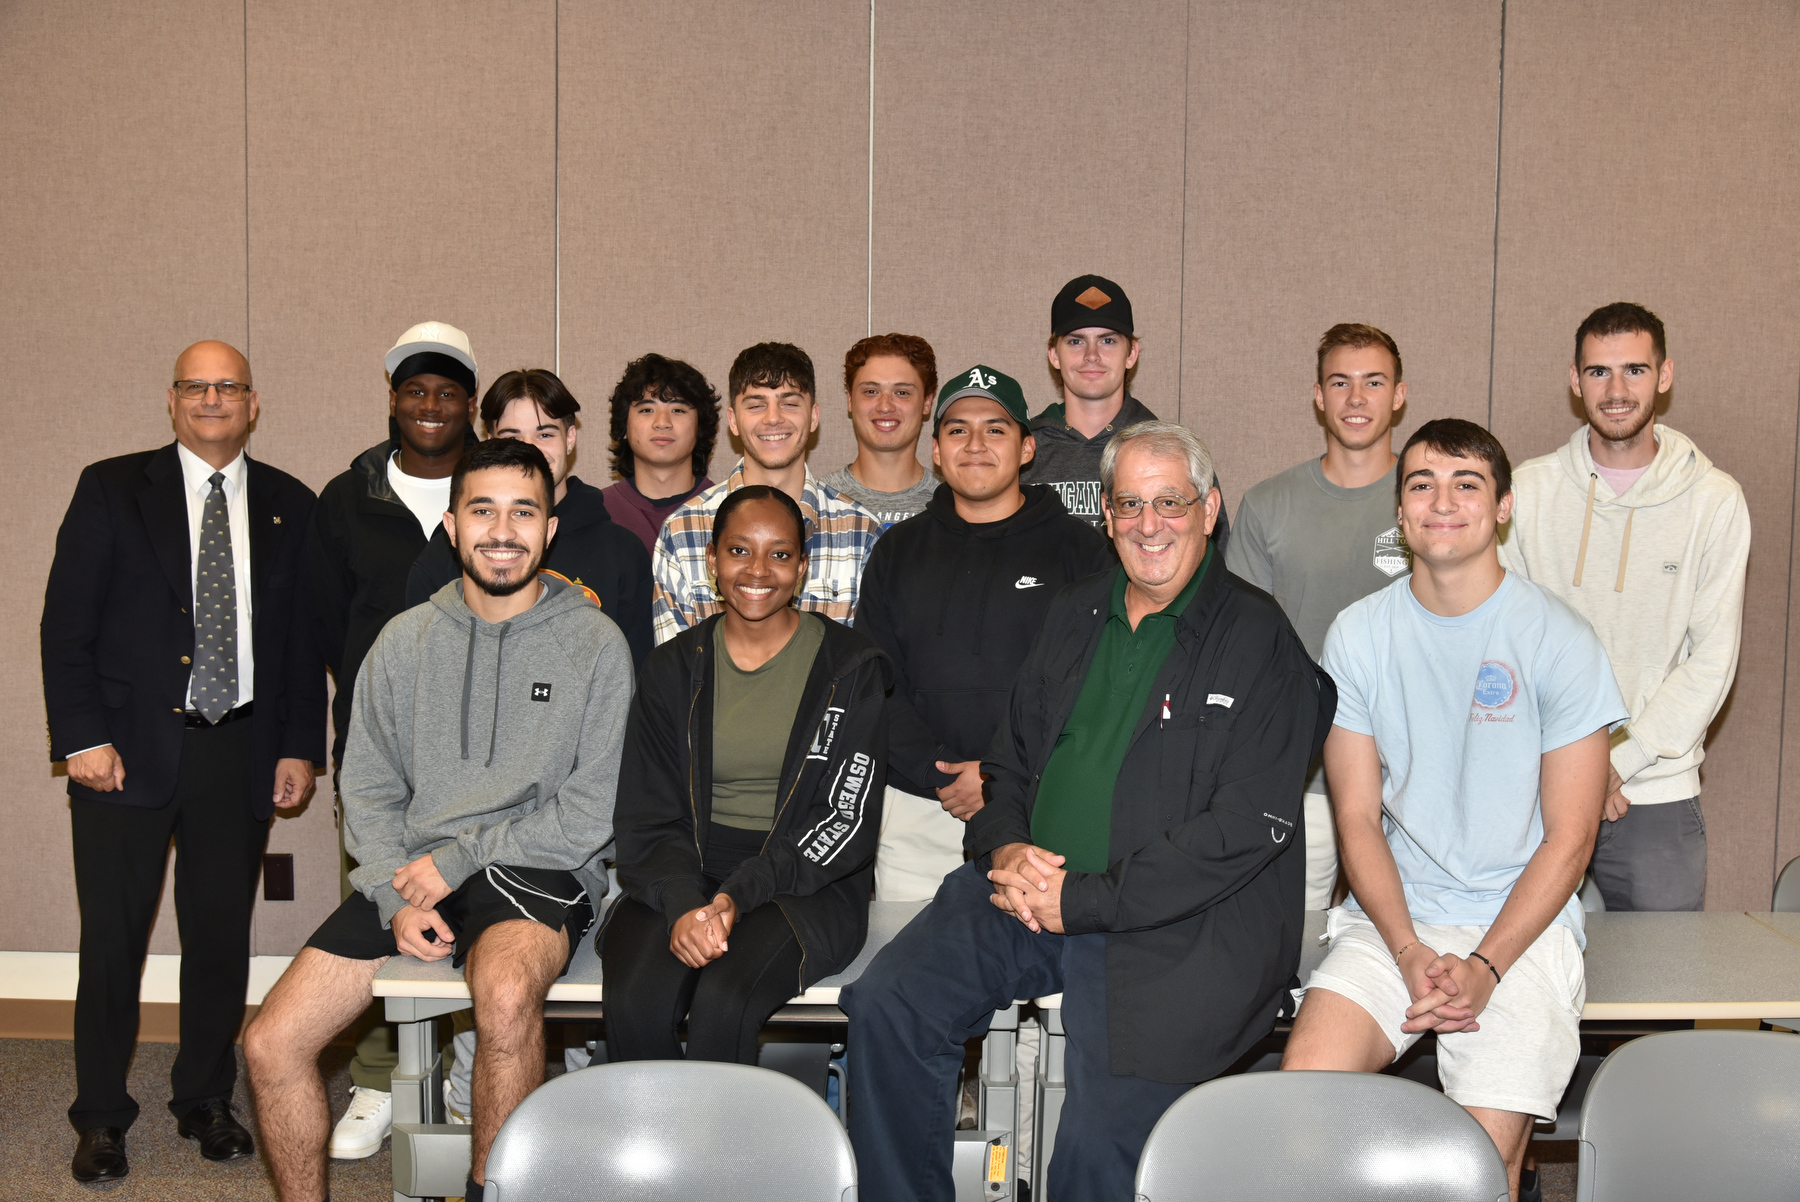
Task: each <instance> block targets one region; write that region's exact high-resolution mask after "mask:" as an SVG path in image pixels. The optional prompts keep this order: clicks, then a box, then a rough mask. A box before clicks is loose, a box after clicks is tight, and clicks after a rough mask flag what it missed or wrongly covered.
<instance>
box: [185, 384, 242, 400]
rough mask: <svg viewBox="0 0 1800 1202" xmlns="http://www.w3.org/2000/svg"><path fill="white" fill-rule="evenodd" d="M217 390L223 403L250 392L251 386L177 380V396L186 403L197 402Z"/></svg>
mask: <svg viewBox="0 0 1800 1202" xmlns="http://www.w3.org/2000/svg"><path fill="white" fill-rule="evenodd" d="M209 388H216V389H218V392H219V399H220V400H221V401H235V400H237V399H238V398H239V397H241V396H243V395H244V394H245V393H247V392H249V391H250V385H248V384H239V383H238V382H237V381H236V380H216V381H215V380H177V381H175V395H176V396H178V397H180V398H181V399H182V400H184V401H197V400H200V399H201V398H202V397H204V396H205V395H206V390H207V389H209Z"/></svg>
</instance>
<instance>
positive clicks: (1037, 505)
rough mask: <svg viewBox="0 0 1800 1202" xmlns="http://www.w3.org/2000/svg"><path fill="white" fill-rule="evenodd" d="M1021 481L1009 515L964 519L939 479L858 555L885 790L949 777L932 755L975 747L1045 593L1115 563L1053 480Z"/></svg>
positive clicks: (918, 789)
mask: <svg viewBox="0 0 1800 1202" xmlns="http://www.w3.org/2000/svg"><path fill="white" fill-rule="evenodd" d="M1024 491H1025V504H1024V505H1023V506H1022V507H1021V508H1020V509H1019V510H1018V512H1016V513H1014V514H1013V515H1012V516H1011V517H1008V518H1005V519H1003V520H1001V521H998V522H983V523H981V524H979V525H970V524H969V523H968V522H965V521H963V520H962V519H961V518H960V517H958V516H956V494H955V493H953V492H951V491H950V486H949V485H948V484H940V485H939V486H938V490H937V492H936V493H935V494H933V496H932V498H931V501H930V503H929V504H928V505H927V506H926V507H925V512H924V513H921V514H919V515H917V516H915V517H911V518H908V519H907V520H905V521H903V522H900V523H898V524H897V525H895V526H894V527H893V528H892V529H890V530H889V531H888V532H887V533H886V534H884V535H882V536H881V541H880V542H877V543H876V544H875V550H874V551H872V552H870V554H869V563H868V566H867V567H866V568H864V569H863V583H862V594H861V598H860V600H858V602H857V605H856V628H857V629H858V630H860V631H862V632H863V633H864V634H866V635H868V636H869V637H870V638H872V639H874V640H875V643H876V645H877V646H879V647H880V648H881V649H882V650H883V651H885V652H887V654H888V658H889V659H890V660H892V661H893V664H894V693H893V696H892V697H891V698H890V699H889V703H888V783H889V784H891V785H893V786H894V787H895V788H896V789H903V790H905V791H906V792H908V793H912V794H916V795H917V796H920V797H932V796H934V795H935V794H934V790H937V789H941V788H943V787H944V786H945V785H948V784H949V783H950V782H951V781H952V780H953V779H954V778H953V777H951V776H948V775H946V774H945V773H942V772H939V771H938V770H937V767H936V764H937V761H938V760H945V761H948V762H952V763H955V762H960V761H963V760H978V759H980V758H981V757H982V756H983V755H984V754H986V752H987V749H988V744H989V743H991V742H993V738H994V731H995V730H996V729H998V728H999V726H1000V719H1001V718H1002V717H1003V716H1004V715H1005V713H1006V697H1007V693H1008V692H1009V691H1010V690H1011V689H1012V682H1013V677H1014V676H1016V675H1017V674H1018V671H1019V665H1020V664H1021V663H1023V662H1024V660H1025V653H1026V652H1027V651H1029V650H1031V640H1032V639H1034V638H1036V637H1037V632H1038V631H1039V630H1040V629H1042V628H1043V625H1044V614H1045V613H1046V612H1047V611H1048V610H1049V608H1050V602H1051V600H1052V599H1053V598H1054V597H1055V596H1056V594H1057V593H1058V592H1059V591H1060V590H1061V589H1062V587H1063V586H1064V585H1065V584H1070V583H1072V582H1074V581H1076V580H1080V579H1081V578H1082V577H1084V576H1090V575H1092V574H1093V573H1095V572H1098V571H1102V570H1104V569H1105V568H1108V567H1111V566H1114V565H1116V564H1117V562H1118V561H1117V560H1116V559H1114V558H1113V553H1112V547H1111V545H1110V544H1109V543H1108V542H1107V541H1106V538H1105V536H1104V535H1102V534H1101V533H1100V532H1099V531H1097V530H1095V529H1094V528H1093V527H1092V526H1090V525H1088V524H1087V523H1086V522H1084V521H1082V520H1080V519H1079V518H1074V517H1070V516H1069V512H1068V510H1066V509H1064V508H1063V504H1062V501H1060V500H1059V499H1058V498H1057V495H1056V490H1054V489H1053V488H1051V487H1050V486H1049V485H1047V484H1030V485H1027V486H1026V487H1025V490H1024Z"/></svg>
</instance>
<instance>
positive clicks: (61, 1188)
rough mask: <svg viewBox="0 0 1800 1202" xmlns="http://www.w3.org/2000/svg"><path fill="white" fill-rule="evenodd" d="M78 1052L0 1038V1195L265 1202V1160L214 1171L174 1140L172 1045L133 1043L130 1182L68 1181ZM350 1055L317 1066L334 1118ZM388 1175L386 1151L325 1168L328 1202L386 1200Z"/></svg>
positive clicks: (241, 1106)
mask: <svg viewBox="0 0 1800 1202" xmlns="http://www.w3.org/2000/svg"><path fill="white" fill-rule="evenodd" d="M74 1046H75V1045H74V1044H72V1043H70V1042H68V1041H67V1040H53V1039H0V1147H4V1148H5V1149H6V1154H7V1155H10V1156H17V1157H18V1159H17V1160H15V1161H14V1162H13V1167H12V1168H11V1169H10V1170H0V1197H5V1198H14V1199H31V1200H32V1202H37V1200H38V1199H45V1200H48V1199H59V1200H60V1199H85V1200H87V1202H94V1200H95V1199H97V1198H100V1197H102V1196H104V1197H105V1198H106V1199H107V1202H133V1200H134V1199H140V1198H141V1199H146V1200H148V1199H159V1200H160V1199H178V1200H180V1202H249V1200H254V1202H269V1200H270V1199H273V1198H274V1197H275V1187H274V1186H273V1185H271V1184H270V1183H269V1172H268V1166H267V1165H266V1164H265V1163H264V1162H263V1160H262V1158H261V1157H260V1156H259V1157H256V1158H254V1159H249V1158H246V1159H244V1160H234V1161H231V1162H229V1163H226V1164H214V1163H213V1162H211V1161H208V1160H203V1159H201V1156H200V1151H199V1148H198V1147H197V1146H196V1145H195V1144H194V1143H192V1142H190V1141H188V1140H185V1139H182V1138H181V1137H180V1136H178V1135H176V1134H175V1119H174V1117H173V1116H171V1115H170V1114H169V1109H168V1101H169V1068H170V1066H171V1065H173V1064H174V1063H175V1050H176V1049H175V1045H174V1044H169V1043H146V1044H139V1045H138V1051H137V1056H136V1057H135V1058H134V1059H133V1061H132V1064H131V1084H130V1088H131V1096H132V1097H134V1098H136V1099H137V1102H138V1105H139V1106H140V1107H141V1108H142V1113H141V1114H139V1115H138V1121H137V1123H136V1125H134V1126H133V1127H132V1128H131V1130H130V1131H129V1132H127V1133H126V1135H125V1153H126V1155H127V1156H129V1157H130V1158H131V1175H130V1176H129V1177H127V1178H125V1179H124V1180H123V1181H110V1182H104V1183H101V1184H97V1185H81V1184H78V1183H77V1182H76V1181H75V1180H74V1179H73V1178H72V1177H70V1176H69V1157H70V1156H72V1155H74V1153H75V1132H74V1130H73V1129H72V1128H71V1127H70V1126H69V1120H68V1117H67V1111H68V1107H69V1102H70V1100H71V1099H73V1098H74V1096H75V1055H74ZM350 1054H351V1050H350V1049H349V1048H347V1047H344V1048H338V1047H334V1048H329V1049H327V1051H326V1053H325V1060H324V1064H323V1067H324V1069H325V1072H326V1087H327V1089H328V1090H329V1092H330V1096H331V1103H332V1118H333V1119H334V1120H335V1119H336V1118H337V1117H338V1116H339V1115H340V1114H342V1113H343V1112H344V1108H345V1107H346V1106H347V1105H349V1102H350V1073H349V1063H350ZM238 1059H239V1065H238V1073H239V1076H238V1088H237V1097H236V1099H235V1102H236V1106H235V1109H236V1111H237V1116H238V1121H239V1122H241V1123H243V1124H244V1126H246V1127H248V1128H249V1129H250V1131H251V1133H252V1134H254V1133H255V1132H256V1113H255V1108H254V1107H252V1106H251V1105H250V1103H249V1087H248V1086H247V1085H246V1084H245V1079H244V1077H243V1051H242V1049H239V1052H238ZM393 1196H394V1195H393V1168H392V1166H391V1165H390V1164H389V1162H388V1149H387V1146H386V1145H385V1144H384V1145H383V1146H382V1149H381V1151H379V1152H377V1153H376V1154H375V1155H373V1156H371V1157H369V1158H368V1159H367V1160H334V1161H332V1162H331V1197H332V1202H389V1200H390V1199H391V1198H392V1197H393Z"/></svg>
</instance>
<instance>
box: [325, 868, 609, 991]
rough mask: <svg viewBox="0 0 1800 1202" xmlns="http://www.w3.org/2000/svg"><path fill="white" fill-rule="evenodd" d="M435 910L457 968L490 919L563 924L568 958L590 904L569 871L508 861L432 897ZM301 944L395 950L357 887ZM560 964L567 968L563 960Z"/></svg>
mask: <svg viewBox="0 0 1800 1202" xmlns="http://www.w3.org/2000/svg"><path fill="white" fill-rule="evenodd" d="M437 912H438V916H439V917H440V918H442V919H443V920H444V922H445V923H446V924H447V925H448V926H449V927H450V929H451V931H453V932H454V933H455V935H456V950H455V952H454V953H453V955H452V959H451V961H450V962H451V963H452V964H453V965H455V966H456V967H457V968H461V967H462V966H463V961H464V960H466V959H468V956H469V949H470V948H472V947H474V946H475V941H476V940H477V939H479V938H481V933H482V932H483V931H485V930H487V929H488V928H489V927H491V926H493V925H494V924H495V923H499V922H506V921H508V920H510V919H514V918H529V919H531V920H532V921H533V922H541V923H543V924H544V925H545V926H547V927H549V928H550V929H551V930H553V931H554V930H559V929H563V930H566V931H567V933H568V937H569V959H570V960H573V959H574V958H575V949H576V947H578V946H579V945H580V942H581V937H582V936H583V935H584V934H586V933H587V929H588V927H589V926H591V925H593V921H594V907H593V904H592V903H591V902H590V901H589V899H588V895H587V890H585V889H583V888H582V886H581V882H580V881H578V880H576V879H575V874H574V873H572V872H565V871H563V870H562V869H560V868H514V867H512V866H511V865H508V864H491V865H489V866H488V867H486V868H483V869H481V870H480V871H478V872H476V873H475V875H474V876H471V877H470V878H469V879H468V880H466V881H464V882H463V883H462V884H460V885H458V886H457V887H456V888H455V889H453V890H451V892H450V896H449V897H446V898H445V899H444V900H443V901H441V902H439V903H438V906H437ZM306 946H307V947H316V948H318V949H319V950H320V951H322V952H326V953H329V954H330V955H333V956H342V957H343V958H344V959H346V960H379V959H381V958H382V957H383V956H397V955H399V954H400V947H399V945H398V944H396V943H395V942H394V932H393V931H392V930H391V929H389V928H387V927H384V926H382V925H381V911H380V910H378V909H376V908H375V903H374V902H372V901H370V900H369V899H368V898H367V897H365V896H363V895H362V893H361V892H357V893H352V894H351V895H350V896H349V897H347V898H345V899H344V903H343V904H342V905H340V906H339V907H338V908H337V909H336V910H333V911H332V912H331V917H329V918H327V919H326V920H325V921H324V922H322V923H320V924H319V929H318V930H316V931H314V932H313V933H312V938H311V939H308V940H307V941H306ZM563 967H564V969H565V970H566V969H567V967H568V962H567V961H564V964H563Z"/></svg>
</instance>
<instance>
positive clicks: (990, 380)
mask: <svg viewBox="0 0 1800 1202" xmlns="http://www.w3.org/2000/svg"><path fill="white" fill-rule="evenodd" d="M999 382H1000V377H998V376H984V375H982V374H981V369H980V368H979V367H977V368H975V369H974V370H972V371H970V372H969V387H970V388H992V387H993V386H994V385H996V384H998V383H999Z"/></svg>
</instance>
